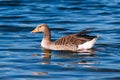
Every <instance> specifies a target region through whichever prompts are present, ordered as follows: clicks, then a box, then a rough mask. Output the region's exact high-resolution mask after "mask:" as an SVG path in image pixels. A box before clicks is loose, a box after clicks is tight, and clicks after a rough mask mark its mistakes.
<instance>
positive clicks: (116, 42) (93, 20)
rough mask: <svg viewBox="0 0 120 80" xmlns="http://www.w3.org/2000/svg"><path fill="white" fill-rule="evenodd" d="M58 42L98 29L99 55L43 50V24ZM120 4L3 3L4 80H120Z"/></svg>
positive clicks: (88, 0) (110, 0)
mask: <svg viewBox="0 0 120 80" xmlns="http://www.w3.org/2000/svg"><path fill="white" fill-rule="evenodd" d="M41 23H46V24H48V25H49V27H50V28H51V30H52V31H51V33H52V40H56V39H57V38H59V37H61V36H65V35H68V34H72V33H78V32H79V31H81V30H83V29H86V28H92V30H90V32H89V34H90V35H99V36H100V38H99V40H98V41H97V43H96V45H95V46H94V48H95V49H94V50H93V51H92V53H93V55H81V53H74V54H73V53H71V52H63V51H52V52H49V51H44V50H42V49H41V48H40V41H41V40H42V36H43V35H42V34H40V33H38V34H31V30H32V29H34V28H35V27H36V26H37V25H38V24H41ZM119 34H120V0H0V80H61V79H64V80H65V79H66V80H120V36H119Z"/></svg>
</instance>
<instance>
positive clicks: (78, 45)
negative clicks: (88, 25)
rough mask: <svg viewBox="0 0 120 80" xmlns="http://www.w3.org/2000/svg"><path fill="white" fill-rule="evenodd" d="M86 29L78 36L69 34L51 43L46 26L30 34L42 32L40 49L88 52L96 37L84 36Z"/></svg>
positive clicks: (43, 25)
mask: <svg viewBox="0 0 120 80" xmlns="http://www.w3.org/2000/svg"><path fill="white" fill-rule="evenodd" d="M87 31H88V30H87V29H86V30H83V31H81V32H80V33H78V34H71V35H67V36H64V37H61V38H59V39H58V40H56V41H54V42H52V41H51V33H50V29H49V27H48V25H46V24H40V25H38V26H37V27H36V28H35V29H34V30H32V33H36V32H43V34H44V37H43V39H42V41H41V47H43V48H45V49H49V50H69V51H75V52H77V51H80V50H88V49H91V48H92V47H93V45H94V44H95V42H96V40H97V39H98V36H89V35H86V33H87Z"/></svg>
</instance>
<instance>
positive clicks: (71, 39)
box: [55, 29, 96, 45]
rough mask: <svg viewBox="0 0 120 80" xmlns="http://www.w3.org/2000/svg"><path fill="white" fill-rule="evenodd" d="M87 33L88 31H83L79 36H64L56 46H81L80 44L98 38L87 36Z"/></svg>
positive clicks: (56, 42) (57, 41)
mask: <svg viewBox="0 0 120 80" xmlns="http://www.w3.org/2000/svg"><path fill="white" fill-rule="evenodd" d="M87 31H88V29H86V30H83V31H81V32H80V33H78V34H72V35H68V36H64V37H62V38H60V39H58V40H56V41H55V44H56V45H66V44H74V45H80V44H83V43H85V42H87V41H90V40H92V39H93V38H95V37H96V36H89V35H86V33H87Z"/></svg>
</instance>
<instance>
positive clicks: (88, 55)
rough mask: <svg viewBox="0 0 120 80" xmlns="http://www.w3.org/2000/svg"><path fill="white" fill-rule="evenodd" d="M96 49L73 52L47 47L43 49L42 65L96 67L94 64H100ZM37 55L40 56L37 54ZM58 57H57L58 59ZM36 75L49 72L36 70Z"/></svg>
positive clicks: (71, 68) (67, 67) (70, 68)
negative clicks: (97, 59) (48, 48)
mask: <svg viewBox="0 0 120 80" xmlns="http://www.w3.org/2000/svg"><path fill="white" fill-rule="evenodd" d="M94 53H95V50H94V49H91V50H88V51H85V52H79V53H75V52H71V51H51V50H47V49H42V56H41V55H40V57H41V61H42V62H41V64H42V65H46V66H47V65H57V66H60V67H62V68H64V69H65V70H73V69H75V68H76V65H77V66H78V67H79V66H82V67H86V68H93V69H96V67H95V65H94V64H99V63H98V62H95V61H94V59H95V57H96V56H95V55H94ZM35 56H39V55H36V54H35ZM56 58H57V59H56ZM33 74H34V75H42V76H45V75H47V74H48V72H34V73H33Z"/></svg>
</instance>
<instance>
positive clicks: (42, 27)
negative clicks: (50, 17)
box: [31, 24, 49, 33]
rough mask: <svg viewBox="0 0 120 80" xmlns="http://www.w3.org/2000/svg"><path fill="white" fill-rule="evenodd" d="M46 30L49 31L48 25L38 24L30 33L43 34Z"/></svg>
mask: <svg viewBox="0 0 120 80" xmlns="http://www.w3.org/2000/svg"><path fill="white" fill-rule="evenodd" d="M46 30H49V28H48V25H46V24H40V25H38V26H37V27H36V28H35V29H33V30H32V31H31V32H32V33H36V32H45V31H46Z"/></svg>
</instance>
